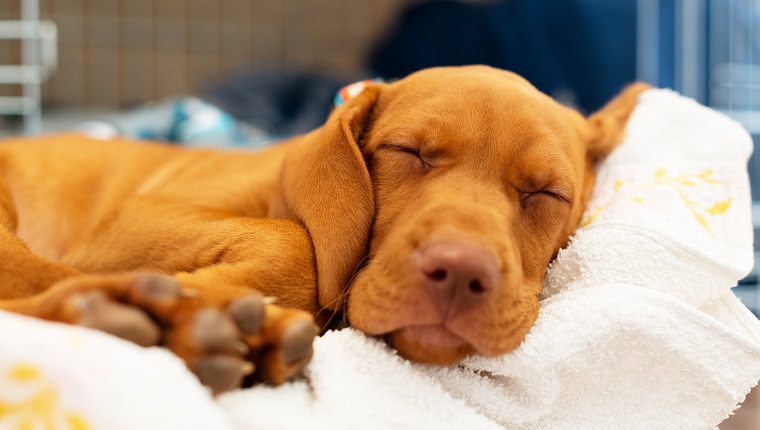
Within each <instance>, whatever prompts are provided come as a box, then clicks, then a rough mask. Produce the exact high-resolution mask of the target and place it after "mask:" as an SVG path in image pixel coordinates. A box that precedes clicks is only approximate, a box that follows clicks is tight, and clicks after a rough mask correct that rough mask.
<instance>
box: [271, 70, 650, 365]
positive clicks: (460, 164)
mask: <svg viewBox="0 0 760 430" xmlns="http://www.w3.org/2000/svg"><path fill="white" fill-rule="evenodd" d="M644 89H646V86H644V85H641V84H638V85H634V86H631V87H629V88H628V89H627V90H626V91H624V92H623V93H622V94H621V95H620V96H618V97H617V98H616V99H614V100H613V101H611V102H610V103H609V104H608V105H607V106H605V107H604V108H603V109H602V110H600V111H599V112H597V113H596V114H594V115H592V116H591V117H589V118H588V119H586V118H584V117H582V116H581V115H580V114H579V113H577V112H576V111H574V110H572V109H568V108H566V107H563V106H561V105H559V104H557V103H556V102H554V101H553V100H552V99H551V98H549V97H547V96H546V95H544V94H542V93H540V92H539V91H538V90H536V89H535V88H534V87H533V86H531V85H530V84H529V83H528V82H527V81H525V80H524V79H522V78H520V77H519V76H517V75H514V74H512V73H509V72H505V71H501V70H495V69H491V68H487V67H462V68H440V69H428V70H425V71H421V72H418V73H416V74H413V75H411V76H409V77H407V78H405V79H403V80H401V81H399V82H397V83H394V84H391V85H384V84H377V85H373V86H370V87H369V88H367V89H365V90H364V91H363V92H362V93H361V94H360V95H359V96H357V97H356V98H354V99H351V100H349V101H348V102H346V103H345V104H344V105H342V106H341V107H340V108H338V109H336V111H335V112H334V113H333V114H332V115H331V117H330V119H329V120H328V122H327V123H326V124H325V126H324V127H322V128H321V129H319V130H317V131H315V132H314V133H312V134H310V135H309V136H308V137H307V138H306V139H303V140H302V141H301V142H300V143H299V146H298V147H297V148H295V149H294V150H292V151H291V153H290V154H289V156H288V158H287V159H286V162H285V166H284V169H283V177H282V192H283V197H284V202H285V207H286V209H287V212H288V214H289V215H290V216H294V217H296V218H299V219H301V220H302V221H303V222H304V224H305V225H306V227H307V229H308V230H309V232H310V234H311V235H312V240H313V243H314V247H315V254H316V260H317V272H318V273H317V276H318V284H319V301H320V303H321V304H322V306H324V307H327V308H333V309H334V308H337V307H340V306H343V304H344V301H343V300H341V298H343V297H344V293H345V292H346V291H347V292H348V295H347V300H346V301H345V306H346V308H347V309H346V312H347V314H348V319H349V321H350V323H351V325H353V326H354V327H356V328H358V329H361V330H363V331H365V332H367V333H371V334H377V335H385V336H386V338H387V339H388V340H389V342H390V343H391V344H392V345H393V346H395V347H396V348H397V349H398V350H399V351H400V353H401V354H402V355H404V356H406V357H408V358H411V359H414V360H418V361H423V362H429V363H438V364H446V363H452V362H454V361H457V360H459V359H461V358H462V357H463V356H465V355H468V354H473V353H480V354H483V355H486V356H493V355H499V354H503V353H505V352H508V351H510V350H511V349H513V348H515V347H516V346H517V345H518V344H519V343H520V342H521V341H522V339H523V338H524V336H525V334H526V333H527V332H528V330H529V329H530V327H531V326H532V324H533V322H534V321H535V319H536V316H537V314H538V295H539V294H540V292H541V287H542V281H543V278H544V275H545V272H546V267H547V265H548V264H549V262H550V261H551V259H552V258H553V257H554V256H555V255H556V253H557V251H558V250H559V249H560V248H561V247H562V246H564V245H565V244H566V243H567V240H568V238H569V236H570V235H571V234H572V232H573V231H574V229H575V228H576V226H577V225H578V223H579V221H580V218H581V215H582V213H583V210H584V207H585V204H586V202H587V200H588V198H589V194H590V192H591V188H592V186H593V183H594V165H595V163H596V162H597V161H598V160H599V159H600V158H602V157H604V156H605V155H607V154H608V153H609V152H610V151H611V150H612V149H613V148H614V146H615V145H616V144H617V143H618V142H619V140H620V139H621V136H622V132H623V129H624V126H625V123H626V121H627V119H628V116H629V115H630V113H631V111H632V109H633V106H634V104H635V100H636V96H637V95H638V93H640V92H641V91H642V90H644ZM365 257H366V258H367V260H366V264H365V265H363V267H362V268H361V270H360V271H359V272H358V273H355V269H356V268H357V267H358V266H359V265H360V263H361V262H362V261H363V260H364V258H365ZM349 284H350V285H349ZM347 288H348V290H346V289H347Z"/></svg>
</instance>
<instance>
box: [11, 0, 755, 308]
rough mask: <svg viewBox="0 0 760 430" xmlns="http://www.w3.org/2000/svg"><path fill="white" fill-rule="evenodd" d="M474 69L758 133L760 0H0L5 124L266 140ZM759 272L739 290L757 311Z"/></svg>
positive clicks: (231, 142) (591, 104)
mask: <svg viewBox="0 0 760 430" xmlns="http://www.w3.org/2000/svg"><path fill="white" fill-rule="evenodd" d="M474 63H482V64H490V65H493V66H496V67H501V68H504V69H509V70H513V71H515V72H517V73H519V74H521V75H523V76H525V77H526V78H527V79H529V80H530V81H531V82H532V83H533V84H534V85H536V86H537V87H538V88H539V89H541V90H542V91H544V92H546V93H548V94H550V95H552V96H553V97H555V98H557V99H558V100H560V101H561V102H563V103H566V104H569V105H573V106H575V107H576V108H578V109H580V110H581V111H583V112H584V113H589V112H591V111H593V110H595V109H598V108H599V107H600V106H601V105H602V104H603V103H604V102H605V101H607V100H608V99H610V98H611V97H612V96H613V95H614V94H616V93H617V92H618V91H619V90H620V89H621V88H622V87H623V86H624V85H625V84H626V83H629V82H632V81H634V80H642V81H646V82H649V83H651V84H654V85H656V86H658V87H669V88H673V89H675V90H677V91H680V92H681V93H683V94H685V95H687V96H690V97H693V98H695V99H697V100H698V101H700V102H702V103H704V104H706V105H708V106H711V107H713V108H715V109H718V110H721V111H724V112H726V113H727V114H728V115H730V116H732V117H734V118H736V119H737V120H739V121H741V122H742V124H743V125H744V126H745V127H746V128H747V129H748V130H749V131H750V132H751V133H752V134H753V137H754V139H755V142H756V143H758V142H760V140H759V139H760V0H502V1H495V0H492V1H487V0H480V1H475V0H470V1H465V0H461V1H453V0H446V1H440V0H436V1H430V0H407V1H404V0H319V1H317V0H217V1H211V0H0V135H11V134H16V133H38V132H41V131H46V132H47V131H57V130H61V129H68V128H72V127H75V128H80V129H87V130H89V131H92V132H100V133H106V134H108V133H123V134H128V135H132V136H135V137H138V138H151V139H163V140H169V141H175V142H178V143H181V144H188V145H206V144H214V145H217V146H241V145H242V146H251V147H255V146H261V145H264V144H267V143H268V142H271V141H272V140H276V139H279V138H283V137H287V136H289V135H292V134H295V133H302V132H305V131H308V130H310V129H312V128H314V127H316V126H318V125H319V124H320V123H321V122H322V121H324V119H325V117H326V116H327V114H328V112H329V111H330V109H331V107H332V104H333V96H334V94H335V92H336V91H337V90H338V89H340V88H341V87H342V86H344V85H346V84H348V83H351V82H354V81H356V80H359V79H366V78H374V77H382V78H385V79H395V78H400V77H403V76H405V75H406V74H408V73H411V72H413V71H415V70H419V69H421V68H424V67H430V66H436V65H459V64H474ZM749 168H750V174H751V177H752V183H753V190H752V192H753V197H754V199H755V200H757V201H758V202H760V156H757V155H756V156H753V158H752V160H751V161H750V166H749ZM755 212H756V217H755V218H756V221H757V222H756V225H760V204H758V205H756V210H755ZM756 236H757V235H756ZM758 243H760V241H758ZM758 248H760V246H758ZM756 284H757V274H756V273H753V274H752V275H750V276H749V277H748V278H747V279H746V280H744V281H743V282H742V284H741V285H739V286H738V287H737V288H736V291H737V294H738V295H740V296H741V297H742V299H743V301H744V302H745V303H746V304H747V305H748V306H749V307H750V308H752V310H753V311H755V312H757V311H758V309H760V294H758V292H757V291H758V290H757V286H756Z"/></svg>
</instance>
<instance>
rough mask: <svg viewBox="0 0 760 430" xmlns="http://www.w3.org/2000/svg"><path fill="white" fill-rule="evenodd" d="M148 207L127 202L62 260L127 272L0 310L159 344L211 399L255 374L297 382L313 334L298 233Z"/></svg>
mask: <svg viewBox="0 0 760 430" xmlns="http://www.w3.org/2000/svg"><path fill="white" fill-rule="evenodd" d="M156 203H157V202H155V201H153V202H150V204H147V203H146V202H142V203H139V204H138V203H134V204H128V205H127V206H129V208H130V209H132V210H130V211H127V212H122V213H121V214H120V215H119V216H118V217H116V218H115V219H112V220H110V222H109V223H108V225H104V226H103V227H102V228H100V229H98V235H97V236H95V237H91V238H88V240H86V241H84V243H85V245H82V246H80V247H78V248H77V249H75V250H73V251H72V252H71V253H70V254H69V255H67V256H66V257H65V258H64V260H65V261H68V262H70V263H71V264H72V265H74V266H75V267H79V268H83V269H84V270H85V271H86V272H89V273H93V272H94V273H108V272H115V271H116V270H117V269H123V270H128V271H133V272H135V273H131V274H117V275H83V276H76V277H72V278H68V279H66V280H64V281H62V282H59V283H58V284H56V285H55V286H53V287H51V288H50V289H49V290H47V291H45V292H44V293H43V294H39V295H37V296H34V297H29V298H25V299H18V300H14V301H6V302H2V301H0V308H6V309H8V308H15V309H20V308H23V309H24V312H23V313H27V314H30V315H35V316H38V317H41V318H45V319H49V320H54V321H63V322H68V323H73V324H81V325H87V326H90V327H94V328H99V329H102V330H105V331H107V332H110V333H113V334H116V335H118V336H121V337H124V338H126V339H129V340H133V341H135V342H137V343H139V344H143V345H154V344H162V345H166V346H168V347H169V348H170V349H172V350H173V351H174V352H175V353H177V354H178V355H179V356H180V357H182V358H183V359H185V361H186V362H187V364H188V366H189V367H190V368H191V369H192V370H193V371H195V372H196V374H198V376H199V377H200V378H201V380H202V381H203V382H204V383H205V384H207V385H209V386H211V387H212V388H213V389H214V391H216V392H220V391H225V390H228V389H231V388H234V387H236V386H238V385H239V384H240V382H241V378H242V377H243V376H244V375H245V374H246V373H248V372H250V371H252V370H253V369H254V367H255V373H254V374H253V378H254V379H258V380H265V381H269V382H273V383H280V382H283V381H284V380H285V379H287V378H288V377H290V376H292V375H294V374H296V373H298V372H299V371H300V369H302V368H303V366H305V365H306V364H307V363H308V361H309V360H310V358H311V353H312V350H311V343H312V341H313V338H314V337H315V335H316V334H317V333H318V328H317V326H316V325H315V324H314V322H313V318H312V316H311V315H310V314H309V313H316V312H317V309H318V305H317V298H316V279H315V269H314V259H313V253H312V248H311V242H310V239H309V236H308V233H307V232H306V231H305V229H304V228H303V226H302V225H300V224H298V223H297V222H294V221H287V220H270V219H255V218H247V217H233V216H230V214H228V213H219V212H217V211H213V210H205V209H198V208H189V207H187V206H182V205H170V204H156ZM138 235H139V237H136V236H138ZM146 271H147V273H146ZM140 272H141V273H140ZM158 272H163V273H171V274H174V276H168V275H162V274H159V273H158ZM273 295H274V296H277V297H278V298H279V301H278V303H277V304H274V303H271V302H270V301H269V300H267V299H265V297H267V296H273ZM278 305H282V306H278ZM293 308H300V309H302V310H299V309H293ZM304 311H308V312H304ZM152 322H153V324H151V323H152Z"/></svg>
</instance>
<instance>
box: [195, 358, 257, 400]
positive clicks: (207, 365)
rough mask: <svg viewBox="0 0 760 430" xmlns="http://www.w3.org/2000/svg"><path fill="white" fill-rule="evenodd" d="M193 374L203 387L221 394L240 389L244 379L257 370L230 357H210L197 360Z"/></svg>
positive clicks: (247, 363)
mask: <svg viewBox="0 0 760 430" xmlns="http://www.w3.org/2000/svg"><path fill="white" fill-rule="evenodd" d="M192 370H193V372H194V373H195V374H196V375H197V376H198V379H200V381H201V383H202V384H203V385H206V386H208V387H209V388H211V391H213V393H214V394H219V393H222V392H225V391H229V390H232V389H235V388H238V387H239V386H240V384H241V383H242V382H243V378H244V377H246V376H247V375H250V374H251V373H253V371H254V370H255V367H254V365H253V364H251V363H250V362H248V361H243V360H241V359H239V358H236V357H232V356H229V355H210V356H206V357H203V358H200V359H198V360H196V362H195V363H194V364H193V366H192Z"/></svg>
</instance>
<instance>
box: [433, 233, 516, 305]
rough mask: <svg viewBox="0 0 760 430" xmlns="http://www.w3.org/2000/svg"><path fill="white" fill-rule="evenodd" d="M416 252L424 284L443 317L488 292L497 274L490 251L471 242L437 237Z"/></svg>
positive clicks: (494, 283) (497, 280) (476, 300)
mask: <svg viewBox="0 0 760 430" xmlns="http://www.w3.org/2000/svg"><path fill="white" fill-rule="evenodd" d="M419 255H420V260H419V268H420V271H421V272H422V274H423V275H424V278H425V286H426V287H427V289H428V291H430V293H431V295H432V297H433V301H434V302H435V305H436V306H437V307H438V309H440V310H441V311H442V312H444V315H446V317H447V318H449V317H452V316H454V315H455V314H457V313H460V312H462V311H464V310H465V309H468V308H469V307H471V306H472V305H474V304H476V303H477V302H479V301H482V300H483V299H484V298H485V297H487V296H489V295H490V294H489V293H490V292H491V291H492V290H493V289H494V288H495V287H496V285H497V284H498V282H499V279H500V277H501V271H500V270H499V266H498V265H497V264H496V259H495V258H494V255H493V253H491V252H489V251H488V250H486V249H485V248H483V247H482V246H480V245H477V244H474V243H468V242H460V241H449V240H438V241H434V242H430V243H428V244H427V245H425V246H423V247H422V248H421V249H420V250H419Z"/></svg>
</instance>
